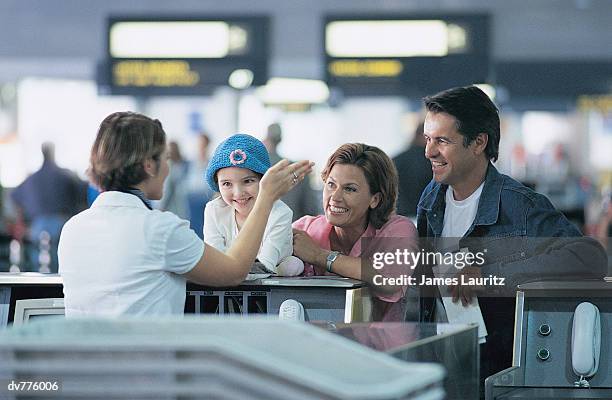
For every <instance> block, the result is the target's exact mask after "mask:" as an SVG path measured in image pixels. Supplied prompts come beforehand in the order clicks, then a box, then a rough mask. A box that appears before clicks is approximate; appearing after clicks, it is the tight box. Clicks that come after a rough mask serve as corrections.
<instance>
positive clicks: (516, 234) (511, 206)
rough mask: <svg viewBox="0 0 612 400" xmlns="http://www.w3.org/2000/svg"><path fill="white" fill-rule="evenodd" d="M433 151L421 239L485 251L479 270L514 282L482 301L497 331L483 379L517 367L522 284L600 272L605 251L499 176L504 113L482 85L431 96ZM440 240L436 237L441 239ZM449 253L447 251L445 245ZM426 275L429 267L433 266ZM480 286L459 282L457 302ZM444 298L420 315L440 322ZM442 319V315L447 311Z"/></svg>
mask: <svg viewBox="0 0 612 400" xmlns="http://www.w3.org/2000/svg"><path fill="white" fill-rule="evenodd" d="M424 102H425V107H426V108H427V111H428V113H427V116H426V118H425V129H424V136H425V139H426V141H427V147H426V150H425V156H426V157H427V158H428V159H429V160H430V162H431V164H432V171H433V180H432V181H431V182H430V183H429V185H428V186H427V187H426V188H425V190H424V191H423V193H422V194H421V199H420V201H419V204H418V208H417V221H418V222H417V228H418V231H419V235H420V236H421V237H422V238H428V239H430V240H435V241H438V242H439V241H440V238H456V241H457V242H458V243H457V244H456V246H455V247H456V248H461V249H469V251H470V252H472V253H474V252H478V251H482V250H484V251H485V253H486V261H485V263H484V264H483V265H481V266H479V267H475V266H472V267H466V268H464V269H463V270H462V271H460V272H458V273H461V274H464V275H466V276H470V277H487V276H497V277H503V278H504V281H505V282H504V283H505V286H502V287H495V288H492V287H486V288H482V287H481V290H480V292H479V294H480V297H479V303H480V307H481V311H482V314H483V318H484V321H485V325H486V327H487V331H488V336H487V338H486V340H487V341H486V343H485V344H484V345H482V346H481V349H480V350H481V352H480V355H481V369H480V375H481V380H482V381H484V379H485V378H486V377H488V376H490V375H492V374H494V373H496V372H498V371H500V370H502V369H505V368H507V367H510V366H511V362H512V341H513V321H514V301H515V300H514V295H515V291H516V285H517V284H520V283H524V282H527V281H536V280H559V279H572V280H575V279H589V278H595V279H597V278H601V277H603V276H604V275H605V271H606V268H607V267H606V263H607V261H606V254H605V252H604V251H603V248H601V246H599V245H598V243H597V242H596V241H595V240H592V239H590V238H585V237H583V236H582V234H581V233H580V231H579V230H578V228H576V227H575V226H574V225H572V224H571V223H570V222H569V221H568V220H567V218H565V216H564V215H563V214H562V213H561V212H559V211H558V210H556V209H555V208H554V207H553V205H552V204H551V203H550V201H549V200H548V199H547V198H546V197H545V196H543V195H541V194H539V193H536V192H534V191H533V190H531V189H529V188H527V187H525V186H523V185H522V184H521V183H519V182H517V181H516V180H514V179H512V178H510V177H509V176H507V175H503V174H500V173H499V172H498V171H497V169H496V168H495V167H494V166H493V164H492V163H491V162H492V161H496V160H497V156H498V149H499V138H500V123H499V115H498V110H497V108H496V107H495V105H494V104H493V102H491V100H490V99H489V98H488V97H487V95H486V94H485V93H484V92H482V91H481V90H480V89H478V88H477V87H475V86H470V87H462V88H453V89H449V90H446V91H444V92H441V93H438V94H436V95H434V96H431V97H426V98H425V99H424ZM432 238H433V239H432ZM435 250H438V251H440V248H439V247H438V248H437V249H435ZM424 273H425V274H428V273H431V272H428V271H427V268H426V267H424ZM474 291H475V290H474V287H468V286H464V287H460V286H458V287H455V288H454V292H453V295H454V296H453V300H454V301H458V300H459V299H460V300H461V301H462V303H463V304H464V305H467V304H468V303H469V302H470V301H471V300H472V297H473V296H474ZM436 304H437V305H438V307H440V305H441V304H442V303H441V302H439V301H438V302H436V301H435V296H434V297H431V296H430V297H427V296H424V298H423V299H422V301H421V306H422V310H421V311H422V313H421V318H422V319H423V320H425V321H427V320H429V321H431V320H434V319H433V315H434V314H435V313H437V314H438V315H440V314H443V313H444V312H443V310H440V309H438V310H434V309H435V308H436V307H435V306H436ZM437 320H440V319H439V318H438V319H437Z"/></svg>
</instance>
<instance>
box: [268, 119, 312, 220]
mask: <svg viewBox="0 0 612 400" xmlns="http://www.w3.org/2000/svg"><path fill="white" fill-rule="evenodd" d="M282 140H283V131H282V128H281V126H280V124H278V123H273V124H271V125H270V126H268V131H267V133H266V138H265V139H264V140H263V143H264V145H265V146H266V149H268V153H269V155H270V164H271V165H274V164H276V163H277V162H279V161H280V160H282V159H283V158H284V157H283V156H281V155H280V154H278V145H279V144H280V143H281V141H282ZM281 200H283V202H285V204H287V205H288V206H289V208H291V210H292V211H293V220H294V221H295V220H297V219H299V218H302V217H303V216H304V215H318V214H320V213H321V211H322V210H321V208H320V207H319V203H320V201H319V195H318V194H317V192H316V191H315V190H313V189H312V188H311V187H310V183H309V179H304V182H300V183H298V185H297V187H296V188H294V189H293V190H292V191H290V192H289V193H287V194H286V195H285V196H284V197H283V198H282V199H281Z"/></svg>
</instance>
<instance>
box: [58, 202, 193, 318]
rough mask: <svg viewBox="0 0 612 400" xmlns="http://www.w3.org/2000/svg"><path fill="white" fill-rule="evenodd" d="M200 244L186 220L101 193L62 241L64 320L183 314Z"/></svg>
mask: <svg viewBox="0 0 612 400" xmlns="http://www.w3.org/2000/svg"><path fill="white" fill-rule="evenodd" d="M203 251H204V243H203V242H202V241H201V240H200V239H199V238H198V236H197V235H196V234H195V232H193V231H192V230H191V229H190V228H189V222H188V221H184V220H182V219H180V218H178V217H177V216H176V215H174V214H172V213H169V212H161V211H158V210H149V209H148V208H147V207H146V206H145V205H144V204H143V202H142V201H141V200H140V199H139V198H138V197H136V196H135V195H132V194H128V193H122V192H115V191H109V192H103V193H101V194H100V195H99V196H98V198H97V199H96V201H95V202H94V203H93V204H92V206H91V208H90V209H88V210H85V211H83V212H81V213H79V214H78V215H75V216H74V217H72V218H71V219H70V220H69V221H68V222H67V223H66V224H65V225H64V228H63V229H62V234H61V237H60V241H59V248H58V256H59V272H60V275H61V276H62V278H63V281H64V297H65V305H66V316H69V317H70V316H87V315H98V316H119V315H169V314H182V313H183V310H184V305H185V292H186V280H185V278H184V277H183V276H182V275H181V274H184V273H187V272H189V271H190V270H191V269H192V268H193V267H194V266H195V265H196V263H197V262H198V261H199V259H200V257H202V254H203Z"/></svg>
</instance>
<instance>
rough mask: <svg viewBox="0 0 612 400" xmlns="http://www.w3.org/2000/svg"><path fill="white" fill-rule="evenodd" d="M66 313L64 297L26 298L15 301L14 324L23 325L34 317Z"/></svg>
mask: <svg viewBox="0 0 612 400" xmlns="http://www.w3.org/2000/svg"><path fill="white" fill-rule="evenodd" d="M51 315H64V299H62V298H58V299H26V300H17V301H16V302H15V317H14V318H13V325H23V324H25V323H27V322H28V321H29V320H30V319H32V318H40V317H46V316H51Z"/></svg>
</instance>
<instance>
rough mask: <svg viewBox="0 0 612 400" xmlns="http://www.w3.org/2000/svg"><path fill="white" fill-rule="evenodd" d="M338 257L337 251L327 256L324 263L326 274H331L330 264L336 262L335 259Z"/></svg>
mask: <svg viewBox="0 0 612 400" xmlns="http://www.w3.org/2000/svg"><path fill="white" fill-rule="evenodd" d="M339 255H340V252H339V251H331V252H330V253H329V254H328V255H327V262H326V266H327V272H332V264H333V263H334V261H336V258H338V256H339Z"/></svg>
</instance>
